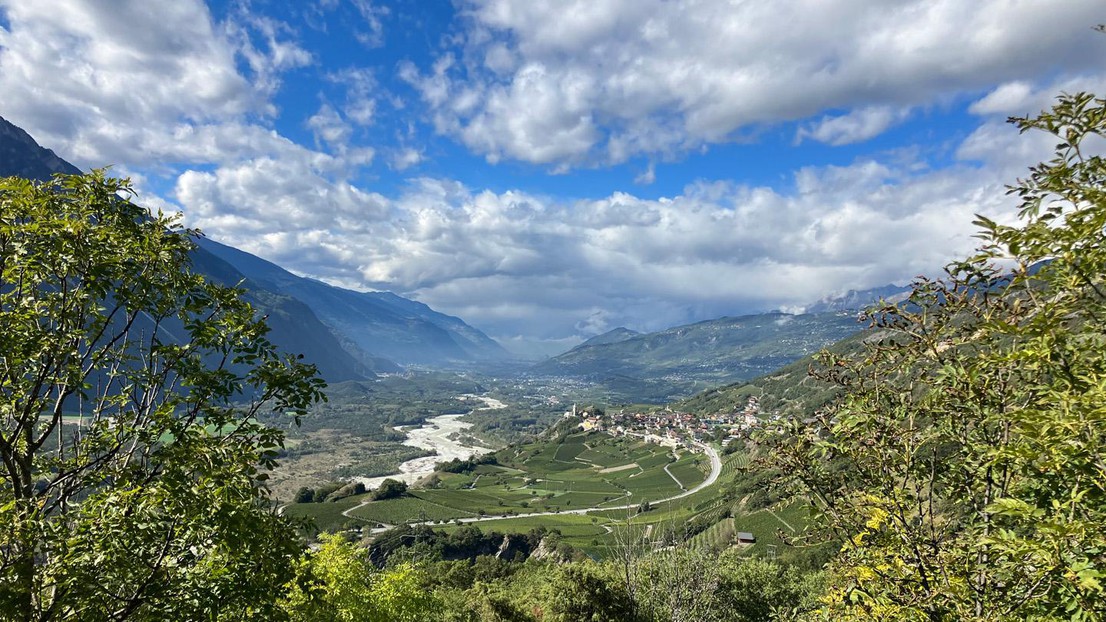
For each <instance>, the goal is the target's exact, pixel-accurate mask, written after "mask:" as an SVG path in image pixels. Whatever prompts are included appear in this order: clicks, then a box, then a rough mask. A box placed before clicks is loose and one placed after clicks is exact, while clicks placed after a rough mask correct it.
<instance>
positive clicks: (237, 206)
mask: <svg viewBox="0 0 1106 622" xmlns="http://www.w3.org/2000/svg"><path fill="white" fill-rule="evenodd" d="M1103 21H1106V12H1103V10H1102V6H1101V3H1100V2H1099V1H1097V0H1063V1H1058V0H1022V1H1019V2H1014V1H1011V0H940V1H936V0H898V1H896V2H887V1H886V0H817V1H816V0H746V1H744V2H734V1H731V0H563V1H557V2H554V1H542V0H455V1H454V2H446V1H444V0H443V1H431V0H419V1H416V0H404V1H394V2H385V1H382V0H315V1H304V2H296V3H288V2H276V1H269V2H267V1H262V0H252V1H249V0H221V1H219V2H208V3H204V2H200V1H199V0H123V1H118V0H111V1H109V0H56V1H54V2H50V3H44V2H34V3H31V2H20V1H17V0H0V92H2V93H4V96H3V97H0V115H2V116H4V117H5V118H7V119H8V120H9V121H12V122H13V123H16V124H17V125H19V126H21V127H23V128H24V129H26V130H27V131H28V132H30V133H31V134H32V136H34V137H35V138H36V139H37V140H38V141H39V142H40V143H41V144H43V145H45V146H47V147H50V148H52V149H54V150H55V151H56V152H58V153H59V155H61V156H63V157H65V158H66V159H68V160H70V161H72V162H74V163H76V164H78V165H80V166H82V167H92V166H104V165H109V164H110V165H113V166H114V167H115V170H116V171H118V172H120V173H125V174H128V175H131V176H132V177H133V178H134V180H135V181H136V183H137V185H138V187H139V189H140V191H141V199H142V200H143V201H145V202H146V203H147V204H149V205H151V206H153V207H159V208H162V209H168V210H174V211H176V210H179V211H181V212H183V214H184V217H185V219H186V221H187V222H188V224H190V225H192V226H198V227H200V228H202V229H203V230H204V231H205V232H206V233H207V234H208V235H209V236H210V237H212V238H214V239H216V240H219V241H222V242H225V243H229V244H232V245H234V246H237V247H239V248H242V249H244V250H247V251H249V252H252V253H255V254H257V255H260V256H262V257H265V258H267V259H269V260H271V261H274V262H276V263H278V264H280V265H282V266H284V267H286V268H288V269H290V270H292V271H294V272H297V273H299V274H304V275H307V276H311V277H314V278H319V279H323V280H325V281H328V282H331V283H334V284H337V285H342V286H345V287H350V288H354V289H384V290H391V291H395V292H397V293H399V294H401V295H405V296H408V297H411V298H415V299H418V300H421V301H423V302H426V303H428V304H430V305H431V306H432V307H434V308H436V309H438V310H441V311H444V312H447V313H451V314H455V315H459V316H461V317H462V318H464V319H465V320H467V321H469V322H470V323H472V324H473V325H475V326H477V327H478V328H481V329H483V330H484V331H486V332H487V333H489V334H490V335H492V336H493V337H496V338H497V339H499V340H500V341H501V342H503V343H504V345H506V346H507V347H509V348H513V349H516V350H517V351H524V352H530V353H536V352H549V351H557V350H561V349H564V348H565V347H568V346H570V345H572V344H574V343H576V342H578V341H579V340H581V339H583V338H586V337H589V336H592V335H594V334H597V333H599V332H602V331H605V330H609V329H612V328H614V327H617V326H628V327H630V328H634V329H637V330H655V329H660V328H665V327H668V326H672V325H675V324H680V323H685V322H691V321H697V320H702V319H708V318H712V317H718V316H721V315H726V314H738V313H746V312H755V311H762V310H768V309H774V308H787V309H798V308H801V306H802V305H803V304H804V303H808V302H810V301H813V300H816V299H818V298H820V297H822V296H826V295H829V294H833V293H838V292H843V291H844V290H847V289H850V288H866V287H873V286H879V285H882V284H885V283H888V282H900V283H901V282H904V281H907V280H909V279H910V278H911V277H912V276H914V275H917V274H920V273H928V274H933V273H935V272H936V271H938V270H939V269H940V267H941V266H942V265H943V264H944V263H946V262H947V261H949V260H951V259H953V258H955V257H958V256H961V255H963V254H964V253H966V252H968V251H969V250H970V249H971V248H972V246H973V244H972V242H973V241H972V238H971V234H972V229H971V225H970V222H971V220H972V215H973V214H975V213H983V214H987V215H989V216H991V217H993V218H996V219H998V220H1001V221H1010V220H1011V219H1012V218H1013V213H1014V209H1013V205H1012V204H1011V202H1010V200H1009V198H1008V197H1006V196H1005V194H1004V192H1003V185H1004V184H1005V183H1009V182H1011V181H1013V179H1014V178H1015V177H1016V176H1017V175H1019V174H1021V173H1022V172H1023V171H1024V170H1025V166H1026V165H1028V164H1030V163H1032V162H1034V161H1037V160H1039V159H1041V158H1042V157H1045V156H1046V155H1047V150H1048V147H1049V143H1050V141H1048V140H1047V139H1046V138H1044V137H1041V136H1026V137H1019V136H1018V134H1017V132H1016V130H1014V128H1012V127H1010V126H1009V125H1008V124H1006V122H1005V119H1006V117H1007V116H1009V115H1020V114H1029V113H1032V112H1035V111H1037V110H1040V109H1041V108H1043V107H1046V106H1047V105H1048V104H1049V102H1050V101H1051V99H1052V97H1054V95H1055V94H1056V93H1058V92H1060V91H1062V90H1067V91H1073V90H1092V91H1097V92H1099V93H1102V92H1104V89H1103V88H1102V87H1103V82H1104V75H1106V73H1104V70H1103V67H1106V64H1104V62H1103V61H1104V60H1106V38H1104V37H1103V35H1099V34H1096V33H1094V32H1093V31H1092V27H1093V26H1094V25H1095V24H1097V23H1099V22H1103Z"/></svg>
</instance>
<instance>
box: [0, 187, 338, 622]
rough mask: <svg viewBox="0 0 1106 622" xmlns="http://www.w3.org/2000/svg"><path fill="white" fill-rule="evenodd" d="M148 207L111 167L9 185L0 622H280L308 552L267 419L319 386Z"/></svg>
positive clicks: (2, 288)
mask: <svg viewBox="0 0 1106 622" xmlns="http://www.w3.org/2000/svg"><path fill="white" fill-rule="evenodd" d="M132 196H133V192H132V190H131V187H130V185H129V183H128V182H127V181H126V180H119V179H112V178H108V177H106V176H105V175H104V173H103V172H102V171H96V172H93V173H91V174H88V175H74V176H59V177H56V178H54V179H53V180H52V181H49V182H44V183H39V182H31V181H27V180H21V179H15V178H9V179H5V180H2V181H0V611H3V612H6V613H4V614H3V615H4V616H10V617H11V618H12V619H18V620H58V619H61V620H64V619H80V620H108V619H111V620H123V619H147V620H165V619H181V620H183V619H201V618H203V619H270V618H271V617H272V616H273V615H274V614H276V613H277V612H278V611H279V609H278V608H277V605H276V588H277V587H279V586H281V585H282V584H283V583H284V582H285V581H287V580H288V579H289V578H291V573H292V564H291V563H290V562H291V560H292V559H293V558H295V557H297V556H298V555H299V551H300V544H299V543H298V541H297V539H296V537H295V534H294V531H293V530H292V529H291V528H290V526H289V524H288V523H287V522H286V521H285V520H284V519H282V518H280V517H278V516H277V515H276V514H275V513H274V512H273V510H272V509H271V504H270V503H269V500H268V498H267V494H266V491H265V488H264V480H265V479H266V477H267V475H266V474H265V470H266V469H267V468H270V467H272V466H273V465H274V458H275V455H276V450H277V449H279V447H280V445H281V443H282V439H283V437H282V434H281V433H280V432H279V431H278V430H275V429H273V428H270V427H268V426H266V425H264V424H262V423H260V422H259V421H258V416H259V415H261V414H271V413H288V414H290V415H292V416H295V417H298V416H299V414H300V413H302V412H304V410H305V409H306V408H307V407H309V406H310V405H311V404H312V403H314V402H317V401H318V400H320V399H322V393H321V389H322V387H323V383H322V380H321V379H319V378H318V376H317V374H316V373H315V369H314V367H313V366H310V365H305V364H302V363H300V362H299V361H297V360H296V359H295V358H293V357H290V356H286V355H282V354H281V353H279V352H277V350H276V348H275V347H274V346H273V344H271V343H270V342H269V341H267V340H266V338H265V333H266V330H267V328H266V326H265V322H264V321H263V320H262V319H260V318H258V317H256V313H255V311H254V310H253V309H252V308H251V307H250V306H249V305H248V304H246V303H245V302H243V301H242V299H241V298H240V294H241V292H240V291H239V290H236V289H232V288H226V287H222V286H218V285H215V284H212V283H209V282H206V281H205V280H204V279H203V278H202V277H201V276H200V275H198V274H195V273H193V272H192V271H191V270H190V269H189V265H190V261H189V257H190V253H191V252H192V250H193V247H194V244H193V242H192V239H191V238H192V236H193V235H195V234H196V232H193V231H190V230H187V229H184V228H183V227H182V226H181V224H180V221H179V218H178V217H176V216H167V215H164V214H161V213H158V214H150V213H149V212H148V211H147V210H146V209H144V208H142V207H139V206H137V205H135V204H134V203H132V202H131V201H130V199H131V198H132Z"/></svg>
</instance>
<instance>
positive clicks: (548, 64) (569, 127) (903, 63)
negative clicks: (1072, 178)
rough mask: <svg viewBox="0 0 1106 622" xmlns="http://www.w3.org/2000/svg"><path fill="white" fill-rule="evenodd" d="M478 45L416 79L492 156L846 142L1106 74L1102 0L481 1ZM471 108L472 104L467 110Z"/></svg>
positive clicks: (438, 121)
mask: <svg viewBox="0 0 1106 622" xmlns="http://www.w3.org/2000/svg"><path fill="white" fill-rule="evenodd" d="M462 6H463V12H464V14H465V15H466V16H467V19H468V22H467V24H468V25H467V30H466V34H467V37H468V48H467V49H466V50H465V54H464V59H463V62H458V60H457V59H456V58H454V57H453V56H452V52H450V53H449V54H447V55H444V56H443V57H442V58H441V59H440V60H439V62H438V63H437V64H435V65H434V67H432V68H430V69H429V70H428V71H425V72H420V71H419V70H418V69H416V68H415V67H414V66H412V65H409V64H408V65H405V66H403V68H402V69H401V75H403V76H404V77H405V79H407V80H408V81H409V82H410V83H412V84H413V85H414V86H415V87H416V88H417V89H418V91H419V92H420V93H421V96H422V98H423V100H424V102H425V103H426V104H427V105H428V106H429V107H430V108H431V110H432V113H433V115H434V118H435V127H436V128H437V130H438V131H439V132H441V133H443V134H446V135H449V136H452V137H454V138H456V139H458V140H460V141H461V142H463V143H464V144H465V145H466V146H468V147H469V148H470V149H472V150H474V151H476V152H477V153H480V154H483V155H485V156H486V157H487V158H488V159H489V160H491V161H497V160H499V159H502V158H510V159H516V160H522V161H527V162H533V163H538V164H544V165H550V166H551V167H554V168H556V167H562V168H563V167H565V166H577V165H583V164H588V163H595V162H600V163H603V162H615V163H617V162H622V161H624V160H626V159H628V158H631V157H634V156H636V155H640V154H645V155H664V156H669V155H673V154H679V153H683V152H685V151H687V150H689V149H694V148H697V147H699V146H702V145H704V144H710V143H716V142H723V141H727V140H731V139H732V138H733V137H734V136H735V134H737V133H740V132H742V131H743V130H748V129H750V128H756V127H758V126H762V125H765V124H774V123H779V122H786V121H801V120H804V119H809V118H811V117H813V116H815V115H819V114H822V113H824V111H827V110H842V111H845V112H844V113H843V114H842V115H840V116H838V117H835V118H828V119H823V120H822V121H821V122H818V123H816V124H814V125H813V126H812V127H811V128H809V129H808V133H809V135H810V136H811V137H812V138H816V139H818V140H824V141H826V142H830V143H832V144H844V143H848V142H855V141H857V140H863V139H866V138H870V137H872V136H874V135H876V134H878V133H879V132H881V131H883V130H884V129H886V128H887V127H889V126H890V125H891V124H893V123H894V122H896V120H899V119H901V115H902V112H901V111H904V110H907V109H910V108H912V107H918V106H930V105H934V104H937V103H940V102H944V101H947V99H948V98H949V97H955V96H957V95H959V94H968V95H971V94H974V93H978V92H979V91H981V90H984V89H990V88H993V87H994V85H995V84H997V83H1004V82H1016V81H1024V82H1029V83H1034V82H1037V81H1040V80H1042V79H1048V77H1049V76H1050V75H1052V74H1055V73H1056V72H1070V73H1073V74H1078V73H1080V72H1101V67H1100V63H1099V62H1098V58H1099V55H1097V54H1089V53H1087V50H1088V49H1093V46H1095V45H1101V44H1102V42H1101V41H1100V40H1099V38H1100V35H1096V34H1095V33H1094V32H1092V30H1091V26H1092V25H1094V24H1095V23H1097V22H1098V21H1100V20H1101V3H1100V2H1099V1H1098V0H1070V1H1068V2H1065V3H1064V7H1063V10H1058V9H1057V7H1056V4H1055V2H1053V1H1052V0H1030V1H1027V2H1020V3H1009V2H1006V1H1005V0H950V1H947V2H932V1H930V0H906V1H903V2H895V3H888V2H885V1H884V0H859V1H858V0H826V1H823V2H817V3H809V2H807V3H798V2H786V3H785V2H773V1H770V0H752V1H748V2H741V3H733V2H729V1H727V0H680V1H663V0H605V1H602V2H597V1H594V0H573V1H556V2H553V1H542V0H529V1H526V2H519V1H515V0H467V2H464V3H463V5H462ZM460 101H464V102H465V105H464V106H459V105H458V102H460Z"/></svg>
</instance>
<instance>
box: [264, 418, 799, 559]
mask: <svg viewBox="0 0 1106 622" xmlns="http://www.w3.org/2000/svg"><path fill="white" fill-rule="evenodd" d="M676 456H678V457H676ZM496 458H497V461H498V464H494V465H492V464H485V465H480V466H479V467H477V468H475V469H474V470H473V471H472V472H471V473H440V474H439V480H440V482H439V484H438V486H437V487H435V488H428V489H414V490H411V491H410V492H409V494H408V496H405V497H402V498H399V499H389V500H386V501H374V502H370V503H365V504H364V505H361V502H362V501H363V500H364V499H367V496H366V497H353V498H350V499H346V500H343V501H340V502H338V503H323V504H293V505H291V506H288V509H287V510H286V511H287V513H288V514H289V515H295V516H305V515H315V516H316V517H317V522H318V524H319V527H320V528H322V529H327V528H328V527H329V528H337V527H338V526H341V525H346V524H349V523H350V522H351V521H352V522H354V523H358V522H359V523H360V524H362V526H365V527H376V526H377V525H380V524H383V525H399V524H403V523H426V522H430V523H432V524H433V525H434V526H435V528H439V529H445V530H447V531H449V530H453V529H456V528H457V527H458V524H457V523H456V522H455V521H456V520H457V519H461V520H462V521H464V524H475V525H476V526H478V527H480V528H481V529H482V530H484V531H497V532H501V533H526V532H528V531H530V530H531V529H534V528H537V527H545V528H546V529H549V530H558V531H560V532H561V535H562V537H563V539H564V541H565V542H566V543H568V544H570V545H572V546H574V547H576V548H578V549H581V550H583V551H585V552H587V553H589V554H591V555H595V556H599V557H603V556H607V555H611V554H613V553H614V552H615V551H614V549H615V548H618V547H620V546H626V545H627V543H635V544H634V545H635V546H663V545H664V539H665V537H666V536H665V534H669V535H670V536H671V535H674V536H675V537H677V538H679V539H681V540H684V539H690V540H691V541H692V542H693V543H694V544H695V545H696V546H709V547H712V548H724V547H725V546H728V545H730V544H732V542H733V540H734V536H735V534H736V532H738V531H749V532H752V533H754V534H755V535H756V537H757V543H756V544H754V545H752V546H748V547H746V549H747V550H748V551H749V552H750V553H763V552H765V551H766V550H767V547H768V546H770V545H776V546H780V545H781V544H782V543H781V542H780V540H779V538H778V537H777V535H776V533H777V530H782V531H783V532H784V533H788V534H791V533H794V532H795V531H801V530H802V529H803V527H804V525H805V510H803V509H801V508H797V507H788V508H774V509H772V510H758V511H755V512H743V511H742V508H741V505H740V504H739V503H737V502H735V500H734V499H733V498H732V497H728V496H726V495H725V492H726V491H727V489H729V488H731V487H732V485H733V482H734V481H735V480H736V479H737V478H740V477H742V476H743V474H742V471H741V468H742V467H744V466H746V465H747V463H748V457H747V456H746V455H745V454H744V453H741V452H737V453H733V454H731V455H728V456H724V457H723V468H722V475H721V477H720V478H719V481H718V482H717V483H716V484H715V485H714V486H710V487H708V488H706V489H704V490H701V491H699V492H697V493H695V494H692V495H689V496H687V497H684V498H682V499H678V500H674V501H669V502H659V501H658V500H660V499H664V498H667V497H671V496H673V495H676V494H679V493H680V492H682V491H683V489H691V488H694V487H695V486H696V485H698V484H700V483H701V482H702V481H703V480H704V479H705V478H706V476H707V472H708V471H709V468H710V461H709V459H708V458H707V457H706V456H704V455H703V454H696V453H692V452H690V451H686V450H679V451H677V453H676V455H675V456H674V455H673V453H672V450H671V449H670V448H668V447H663V446H660V445H656V444H651V443H646V442H644V441H640V440H638V439H633V438H626V437H621V438H611V437H610V436H608V435H606V434H603V433H594V432H593V433H577V434H571V435H567V436H565V437H563V438H561V439H559V440H558V441H557V442H552V443H551V442H544V443H530V444H525V445H517V446H512V447H510V448H507V449H505V450H502V451H500V452H498V453H497V454H496ZM666 466H667V467H668V472H666V471H665V467H666ZM669 472H671V474H672V475H669ZM673 476H674V477H675V478H676V479H678V480H679V481H680V484H682V485H683V489H681V487H680V486H679V485H677V483H676V481H675V480H674V479H673ZM645 501H649V502H650V505H651V508H650V509H649V511H647V512H642V513H639V512H638V510H637V508H638V507H639V506H640V505H641V504H642V503H643V502H645ZM623 505H632V506H634V507H633V508H632V509H613V508H618V507H619V506H623ZM355 506H360V507H356V509H352V510H351V508H354V507H355ZM603 507H607V508H612V509H609V510H596V511H591V512H588V513H587V514H566V513H565V512H570V511H573V510H579V509H584V508H603ZM343 510H350V512H349V514H350V516H349V517H346V516H341V511H343ZM537 512H550V513H552V514H547V515H543V516H519V515H525V514H531V513H537ZM693 526H697V527H695V528H694V530H693ZM699 531H701V533H697V532H699ZM696 533H697V535H696Z"/></svg>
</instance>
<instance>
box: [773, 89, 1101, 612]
mask: <svg viewBox="0 0 1106 622" xmlns="http://www.w3.org/2000/svg"><path fill="white" fill-rule="evenodd" d="M1012 121H1013V122H1015V123H1016V124H1017V125H1018V126H1019V127H1020V128H1021V130H1022V131H1023V132H1025V131H1044V132H1047V133H1049V134H1050V135H1052V137H1053V138H1054V139H1055V140H1056V150H1055V154H1054V157H1053V158H1052V159H1051V160H1049V161H1047V162H1043V163H1041V164H1039V165H1036V166H1034V167H1032V168H1031V169H1030V171H1029V174H1028V175H1027V176H1026V177H1025V178H1024V179H1021V180H1019V181H1018V182H1017V184H1015V185H1013V186H1012V187H1011V188H1010V193H1011V194H1012V195H1013V196H1015V197H1017V199H1018V200H1019V201H1020V202H1021V209H1020V216H1021V223H1020V224H1019V225H1017V226H1007V225H1002V224H999V223H996V222H994V221H992V220H989V219H987V218H983V217H980V218H979V220H978V222H977V225H978V226H979V228H980V232H979V237H980V238H981V239H982V241H983V244H982V246H981V248H980V249H979V251H978V253H977V254H976V255H974V256H973V257H970V258H968V259H967V260H964V261H961V262H957V263H954V264H951V265H950V266H949V267H948V269H947V275H946V277H945V278H944V279H941V280H927V279H920V280H918V281H917V282H916V283H915V286H914V291H913V295H912V296H911V298H910V300H909V301H908V303H906V304H903V305H885V306H883V307H881V308H878V309H874V310H873V311H872V312H871V318H872V321H873V325H874V328H875V331H874V333H873V336H872V337H871V338H870V339H869V340H868V342H867V343H866V347H865V348H864V349H863V351H862V352H861V353H859V354H857V355H855V356H834V355H830V354H826V355H825V356H824V360H823V361H822V362H823V365H822V367H821V371H820V372H817V373H819V374H821V375H822V376H824V377H826V378H829V379H831V380H833V381H835V382H836V383H838V384H839V385H840V386H842V387H843V388H844V390H845V397H844V399H842V400H841V401H840V402H839V403H837V404H836V405H835V406H834V407H832V408H830V409H828V410H826V411H824V412H821V413H819V414H818V416H817V417H815V418H814V419H813V420H811V421H797V420H790V421H786V422H783V423H781V424H780V425H779V426H777V427H776V429H775V430H774V431H773V432H772V433H771V434H769V435H768V436H766V437H765V438H764V439H763V440H765V441H767V442H768V444H769V445H771V446H772V448H773V456H774V457H773V462H774V465H773V466H775V467H776V468H778V469H779V471H780V472H781V473H783V474H784V477H785V480H786V483H787V484H789V485H790V486H792V487H793V489H795V490H796V491H798V492H799V493H801V494H802V495H804V496H806V497H807V498H808V499H809V500H810V501H811V502H812V504H813V506H814V508H815V510H816V513H817V518H818V524H820V525H821V526H822V527H823V528H824V530H825V532H826V535H829V536H831V537H832V538H834V539H835V540H836V541H837V542H839V543H840V545H841V549H840V553H839V555H838V556H837V558H836V560H835V562H834V563H833V565H832V566H831V570H832V572H831V575H832V577H833V578H834V581H833V585H832V586H831V591H830V594H829V595H828V597H827V604H826V606H825V610H824V612H823V613H825V614H826V615H827V616H829V617H831V618H833V619H844V618H848V617H849V616H853V617H856V618H864V619H871V618H879V619H904V620H973V619H974V620H1026V619H1032V620H1051V619H1065V620H1068V619H1071V620H1100V619H1103V618H1104V617H1106V590H1104V587H1103V584H1102V579H1103V573H1106V553H1104V552H1106V529H1103V526H1104V525H1106V459H1104V453H1103V447H1106V244H1104V242H1106V240H1104V235H1106V160H1103V158H1102V157H1101V156H1099V155H1097V154H1096V149H1100V148H1101V143H1098V144H1095V143H1096V141H1099V140H1101V138H1102V137H1103V136H1104V133H1106V100H1102V99H1096V98H1094V97H1092V96H1091V95H1087V94H1074V95H1064V96H1062V97H1060V98H1059V100H1058V102H1057V104H1056V105H1055V106H1054V107H1053V108H1052V109H1051V110H1050V111H1047V112H1044V113H1042V114H1040V115H1039V116H1037V117H1034V118H1019V119H1013V120H1012Z"/></svg>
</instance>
